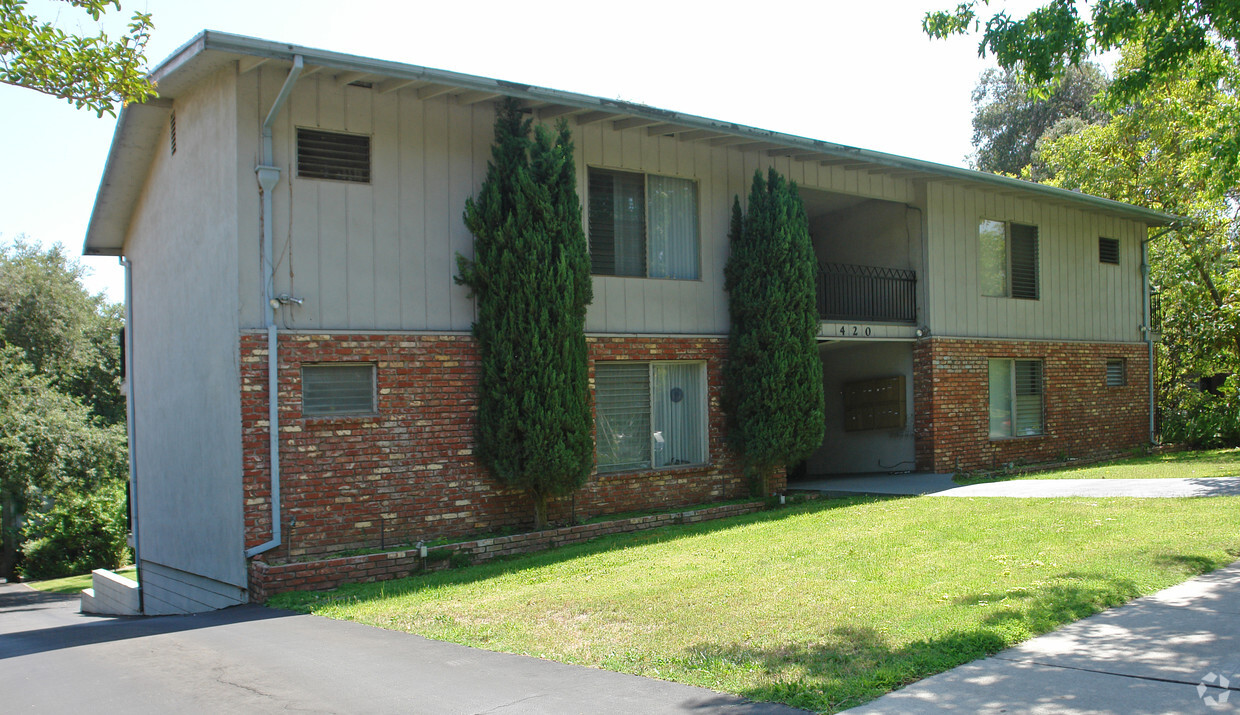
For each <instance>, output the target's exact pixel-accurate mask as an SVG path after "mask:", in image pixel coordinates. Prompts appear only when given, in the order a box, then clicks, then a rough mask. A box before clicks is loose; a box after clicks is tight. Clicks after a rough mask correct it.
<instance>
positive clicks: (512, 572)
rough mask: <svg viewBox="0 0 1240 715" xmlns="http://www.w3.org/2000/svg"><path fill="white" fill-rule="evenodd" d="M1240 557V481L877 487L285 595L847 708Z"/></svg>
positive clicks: (389, 621)
mask: <svg viewBox="0 0 1240 715" xmlns="http://www.w3.org/2000/svg"><path fill="white" fill-rule="evenodd" d="M1238 556H1240V498H1215V499H1157V500H1156V499H1148V500H1138V499H1132V500H1124V499H1093V500H1089V499H1046V500H1034V499H1006V500H1005V499H869V498H864V499H862V498H858V499H848V500H832V501H827V502H817V503H810V504H806V505H801V506H798V507H792V508H788V509H785V510H781V511H777V512H767V513H763V514H757V515H751V516H746V517H738V518H735V519H730V520H726V521H720V522H710V523H706V524H696V525H691V526H679V527H669V528H666V529H660V530H657V531H650V532H644V533H639V534H631V535H627V536H622V537H612V538H608V539H603V540H599V541H596V542H592V543H589V544H584V545H579V546H574V547H567V548H563V549H559V550H555V551H551V552H545V553H541V554H535V555H531V556H527V557H522V558H519V559H514V560H510V561H505V562H500V563H493V564H486V565H481V566H476V567H471V568H466V569H461V570H456V571H448V572H440V573H435V574H429V575H425V576H420V577H414V578H409V579H405V580H402V581H389V582H386V583H378V584H365V585H352V586H346V587H343V588H341V589H338V590H336V591H329V592H324V593H294V594H285V595H282V596H279V597H277V598H275V599H273V600H272V601H271V604H272V605H275V606H280V607H286V608H294V609H297V610H302V611H308V612H312V613H317V614H321V615H325V616H330V617H334V618H344V619H351V620H356V621H360V622H363V623H369V624H372V625H376V626H381V627H384V628H391V629H398V630H403V631H408V632H411V633H418V634H421V635H424V636H428V637H431V638H438V639H442V640H449V641H454V642H457V643H463V644H466V645H471V646H478V647H482V648H488V649H491V650H500V651H508V652H513V653H526V654H530V655H536V656H540V657H544V658H550V659H553V660H558V661H563V662H566V663H579V664H584V665H591V666H597V667H602V668H607V669H611V670H617V671H622V672H627V673H635V674H638V675H645V676H653V677H657V678H663V679H667V680H674V681H678V682H683V683H689V684H693V685H701V686H705V687H709V688H713V689H716V690H722V691H727V692H732V693H736V694H739V695H743V696H745V697H749V698H753V699H756V700H772V701H779V702H784V703H788V704H790V705H794V706H798V707H803V708H808V709H811V710H819V711H827V712H832V711H836V710H841V709H845V708H848V707H852V706H855V705H857V704H859V703H862V702H865V701H867V700H870V699H872V698H874V697H877V696H879V695H881V694H883V693H885V692H887V691H889V690H891V689H894V688H896V687H899V686H901V685H903V684H906V683H909V682H912V681H915V680H918V679H921V678H924V677H926V676H928V675H931V674H933V673H937V672H941V671H943V670H946V669H949V668H951V667H954V666H956V665H959V664H961V663H965V662H968V661H970V660H973V659H975V658H978V657H980V656H983V655H987V654H990V653H994V652H996V651H999V650H1001V649H1003V648H1005V647H1007V646H1009V645H1012V644H1014V643H1017V642H1019V641H1022V640H1024V639H1027V638H1029V637H1031V636H1033V635H1036V634H1039V633H1044V632H1046V631H1049V630H1051V629H1053V628H1055V627H1056V626H1059V625H1061V624H1063V623H1067V622H1070V621H1073V620H1076V619H1079V618H1082V617H1084V616H1087V615H1090V614H1093V613H1096V612H1098V611H1100V610H1103V609H1105V608H1107V607H1110V606H1114V605H1117V604H1121V603H1124V602H1125V601H1128V600H1130V599H1132V598H1134V597H1136V596H1139V595H1142V594H1147V593H1151V592H1153V591H1156V590H1158V589H1161V588H1163V587H1166V586H1169V585H1171V584H1174V583H1177V582H1179V581H1182V580H1184V579H1185V578H1186V577H1189V576H1192V575H1194V574H1198V573H1202V572H1205V571H1210V570H1212V569H1215V568H1218V567H1220V566H1222V565H1224V564H1227V563H1230V562H1231V561H1233V560H1235V559H1236V558H1237V557H1238Z"/></svg>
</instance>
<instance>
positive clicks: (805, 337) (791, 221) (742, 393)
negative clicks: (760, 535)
mask: <svg viewBox="0 0 1240 715" xmlns="http://www.w3.org/2000/svg"><path fill="white" fill-rule="evenodd" d="M729 240H730V243H731V249H732V252H731V256H729V258H728V263H727V266H726V267H725V268H724V277H725V287H726V289H727V291H728V310H729V312H730V314H731V319H732V330H731V335H730V337H729V340H728V362H727V365H726V367H725V369H724V394H725V407H726V410H727V412H728V419H729V430H728V436H729V440H730V441H731V443H732V445H733V448H734V449H735V450H736V451H737V453H738V454H739V455H740V456H741V459H742V462H743V463H744V465H745V469H746V471H747V472H748V473H749V474H750V475H751V477H752V478H753V479H754V481H755V483H759V484H760V485H761V488H762V493H763V496H766V495H768V494H769V493H770V477H771V475H772V474H773V473H774V472H775V470H776V469H777V468H779V467H787V466H792V465H794V464H796V463H798V462H800V461H802V460H804V459H805V458H807V457H808V456H809V455H810V454H812V453H813V452H814V450H815V449H817V448H818V447H819V446H820V445H821V444H822V435H823V429H824V419H825V418H824V413H823V391H822V360H821V358H820V357H819V355H818V343H817V339H816V336H817V333H818V326H819V319H818V312H817V301H816V300H815V284H814V276H815V272H816V270H817V262H816V260H815V258H814V249H813V245H812V244H811V243H810V238H809V221H808V219H807V218H806V216H805V207H804V206H803V205H802V204H801V198H800V196H799V195H798V194H797V191H796V184H789V183H788V182H786V181H785V180H784V178H783V177H782V176H780V174H779V173H778V172H776V171H775V170H774V169H771V170H770V173H769V175H768V178H767V179H766V180H765V181H764V180H763V179H762V173H761V172H760V171H758V172H755V173H754V178H753V189H752V191H751V192H750V194H749V212H748V213H747V214H743V213H742V212H741V206H740V198H739V197H737V198H736V199H734V200H733V203H732V228H731V231H730V233H729Z"/></svg>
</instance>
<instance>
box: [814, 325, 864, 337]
mask: <svg viewBox="0 0 1240 715" xmlns="http://www.w3.org/2000/svg"><path fill="white" fill-rule="evenodd" d="M873 332H874V331H873V329H872V328H871V327H870V326H868V325H824V326H822V328H820V329H819V331H818V335H819V337H823V338H868V337H870V336H871V335H872V334H873Z"/></svg>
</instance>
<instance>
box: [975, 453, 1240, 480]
mask: <svg viewBox="0 0 1240 715" xmlns="http://www.w3.org/2000/svg"><path fill="white" fill-rule="evenodd" d="M1235 476H1240V449H1211V450H1203V451H1200V452H1169V453H1167V454H1158V455H1154V456H1150V457H1132V458H1129V459H1118V460H1115V461H1113V462H1102V463H1100V464H1091V465H1089V466H1085V467H1065V468H1063V469H1052V470H1048V471H1045V472H1026V473H1023V474H994V475H987V476H973V475H961V476H957V477H956V480H955V481H956V483H957V484H978V483H983V482H994V481H1005V480H1009V479H1172V478H1193V477H1235Z"/></svg>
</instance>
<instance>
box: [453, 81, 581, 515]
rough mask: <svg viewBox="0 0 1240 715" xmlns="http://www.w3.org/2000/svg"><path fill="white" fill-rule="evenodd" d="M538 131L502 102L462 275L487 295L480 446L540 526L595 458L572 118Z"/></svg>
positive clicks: (468, 208) (469, 213)
mask: <svg viewBox="0 0 1240 715" xmlns="http://www.w3.org/2000/svg"><path fill="white" fill-rule="evenodd" d="M529 133H530V121H529V120H528V119H524V118H523V117H522V113H521V108H520V105H519V103H518V102H517V101H516V100H513V99H509V100H506V101H505V102H503V103H502V104H501V105H500V109H499V111H498V113H497V115H496V119H495V145H494V147H493V148H492V152H491V156H492V159H491V162H490V163H489V164H488V166H487V176H486V179H485V180H484V181H483V183H482V188H481V189H480V191H479V193H478V196H477V197H476V199H475V198H471V199H469V200H467V201H466V204H465V225H466V227H468V228H469V230H470V232H471V233H472V234H473V235H474V257H473V259H472V260H470V259H468V258H465V257H463V256H458V257H457V265H458V268H459V271H460V273H459V275H458V276H457V281H458V282H459V283H462V284H464V285H467V286H469V288H470V290H471V292H472V294H473V296H474V297H475V299H476V305H477V320H476V321H475V322H474V326H473V330H474V336H475V337H476V338H477V339H478V349H479V352H480V373H481V374H480V378H479V385H478V394H479V401H478V402H479V404H478V457H479V459H480V460H481V461H482V462H483V463H484V464H486V465H487V467H488V468H489V469H490V471H491V473H492V474H493V475H494V476H495V478H496V479H498V480H499V481H500V482H501V483H503V484H505V485H508V486H513V487H518V488H520V489H523V490H524V491H525V492H526V493H528V494H529V495H530V496H531V497H532V499H533V500H534V517H535V524H536V526H538V527H540V528H541V527H543V526H545V525H546V509H547V507H546V504H547V500H548V499H549V498H551V497H556V496H562V495H565V494H569V493H571V492H573V491H574V490H576V489H578V488H580V487H581V485H583V484H585V481H586V479H587V478H588V477H589V475H590V471H591V470H592V468H593V466H594V439H593V435H592V428H593V419H592V411H591V401H590V388H589V364H588V359H587V352H586V342H585V315H586V306H587V305H589V303H590V302H591V300H592V299H593V293H592V285H591V282H590V257H589V251H588V248H587V245H586V238H585V232H584V231H583V230H582V226H581V205H580V202H579V200H578V198H577V180H576V170H575V167H574V164H573V144H572V136H571V134H570V132H569V130H568V124H567V123H566V122H563V121H561V122H560V123H559V125H558V127H557V131H556V132H555V134H554V135H553V134H552V133H551V132H549V131H548V130H547V129H546V128H545V127H543V126H541V125H540V126H538V127H537V128H536V130H535V133H534V139H533V141H531V140H530V138H529Z"/></svg>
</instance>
